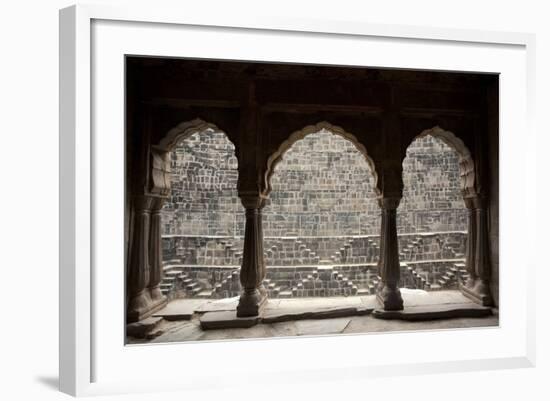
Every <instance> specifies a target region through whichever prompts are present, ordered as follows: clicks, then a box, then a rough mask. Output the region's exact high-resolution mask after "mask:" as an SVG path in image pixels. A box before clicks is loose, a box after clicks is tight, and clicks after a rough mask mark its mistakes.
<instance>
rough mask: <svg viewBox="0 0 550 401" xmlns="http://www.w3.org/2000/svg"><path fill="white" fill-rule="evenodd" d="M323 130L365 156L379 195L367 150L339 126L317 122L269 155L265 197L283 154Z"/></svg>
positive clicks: (290, 137)
mask: <svg viewBox="0 0 550 401" xmlns="http://www.w3.org/2000/svg"><path fill="white" fill-rule="evenodd" d="M323 129H325V130H327V131H329V132H330V133H332V134H335V135H340V136H341V137H343V138H344V139H347V140H349V141H350V142H351V143H353V145H355V147H356V148H357V150H358V151H359V152H361V154H362V155H363V156H365V159H366V161H367V163H368V165H369V167H370V169H371V172H372V174H373V176H374V188H375V191H376V193H377V195H380V193H381V191H380V190H379V188H378V174H377V172H376V167H375V164H374V161H373V160H372V159H371V158H370V156H369V155H368V154H367V149H366V148H365V146H364V145H363V144H362V143H361V142H359V141H358V140H357V138H356V137H355V136H354V135H353V134H350V133H349V132H346V131H345V130H344V129H343V128H341V127H339V126H336V125H332V124H330V123H329V122H327V121H321V122H319V123H317V124H315V125H308V126H306V127H304V128H302V129H301V130H299V131H295V132H293V133H292V134H291V135H290V136H289V137H288V139H287V140H286V141H284V142H283V143H282V144H281V145H280V146H279V149H277V151H276V152H274V153H273V154H271V155H270V156H269V158H268V159H267V166H266V171H265V175H264V181H265V182H264V188H265V195H267V194H269V193H270V192H271V189H272V188H271V177H272V176H273V172H274V170H275V167H276V166H277V164H278V163H279V162H280V161H281V160H282V159H283V156H284V154H285V152H286V151H287V150H288V149H289V148H290V147H291V146H292V145H293V144H294V143H296V142H297V141H299V140H301V139H304V138H305V137H306V136H308V135H309V134H315V133H317V132H319V131H321V130H323Z"/></svg>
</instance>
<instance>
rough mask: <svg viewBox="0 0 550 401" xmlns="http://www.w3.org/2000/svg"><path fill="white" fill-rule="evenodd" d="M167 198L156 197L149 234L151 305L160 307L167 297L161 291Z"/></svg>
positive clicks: (156, 307)
mask: <svg viewBox="0 0 550 401" xmlns="http://www.w3.org/2000/svg"><path fill="white" fill-rule="evenodd" d="M165 200H166V198H160V197H159V198H154V200H153V204H152V208H151V231H150V236H149V263H150V266H151V270H150V276H149V291H150V293H151V302H152V305H151V307H152V308H154V309H158V308H159V307H162V306H164V304H166V297H165V296H164V295H162V292H161V291H160V282H161V281H162V277H163V268H162V215H161V212H162V205H163V204H164V202H165Z"/></svg>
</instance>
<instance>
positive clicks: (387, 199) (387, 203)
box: [378, 196, 401, 210]
mask: <svg viewBox="0 0 550 401" xmlns="http://www.w3.org/2000/svg"><path fill="white" fill-rule="evenodd" d="M399 202H401V197H400V196H380V197H379V198H378V205H379V206H380V207H381V208H382V209H384V210H396V209H397V207H398V206H399Z"/></svg>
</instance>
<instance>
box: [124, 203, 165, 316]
mask: <svg viewBox="0 0 550 401" xmlns="http://www.w3.org/2000/svg"><path fill="white" fill-rule="evenodd" d="M163 202H164V199H163V198H158V197H154V196H149V195H141V196H137V197H136V198H135V200H134V206H135V223H134V234H133V242H132V249H131V253H130V266H129V272H128V279H127V291H128V294H129V303H128V309H127V314H126V320H127V322H128V323H130V322H135V321H138V320H142V319H144V318H146V317H148V316H150V315H151V314H152V313H154V312H155V311H157V310H158V309H160V308H161V307H163V306H164V305H165V304H166V297H164V296H163V295H162V293H161V292H160V282H161V280H162V238H161V234H162V233H161V207H162V203H163Z"/></svg>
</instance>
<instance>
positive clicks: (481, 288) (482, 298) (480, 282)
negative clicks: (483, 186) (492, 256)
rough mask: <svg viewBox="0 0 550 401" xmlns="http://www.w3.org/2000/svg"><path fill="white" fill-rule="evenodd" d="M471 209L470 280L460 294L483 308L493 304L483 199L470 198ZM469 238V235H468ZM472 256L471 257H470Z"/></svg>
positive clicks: (468, 260)
mask: <svg viewBox="0 0 550 401" xmlns="http://www.w3.org/2000/svg"><path fill="white" fill-rule="evenodd" d="M471 205H472V207H473V208H472V209H469V216H470V219H471V220H475V222H474V223H470V222H469V228H470V225H473V226H474V227H473V228H475V235H474V238H468V243H469V245H470V241H472V242H473V246H474V249H473V252H471V253H470V254H469V255H468V259H467V262H468V263H470V266H469V270H468V272H469V273H470V280H468V283H466V285H465V286H462V287H461V290H462V293H463V294H464V295H466V296H468V297H469V298H470V299H472V300H473V301H474V302H477V303H479V304H481V305H484V306H490V305H492V304H493V298H492V296H491V291H490V289H489V280H490V278H491V267H490V264H489V243H488V237H487V209H486V205H485V199H484V198H482V197H481V196H478V197H475V198H472V202H471ZM468 235H469V236H470V233H468ZM471 255H473V257H472V256H471Z"/></svg>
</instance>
